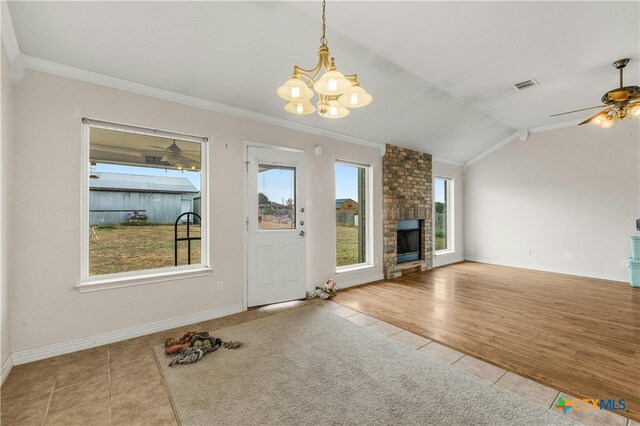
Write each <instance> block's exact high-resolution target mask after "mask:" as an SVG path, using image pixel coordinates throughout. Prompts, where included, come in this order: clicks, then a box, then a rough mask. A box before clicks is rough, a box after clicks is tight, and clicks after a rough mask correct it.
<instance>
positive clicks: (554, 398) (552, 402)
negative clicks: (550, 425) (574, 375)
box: [549, 388, 560, 410]
mask: <svg viewBox="0 0 640 426" xmlns="http://www.w3.org/2000/svg"><path fill="white" fill-rule="evenodd" d="M550 389H553V388H550ZM553 390H557V389H553ZM559 396H560V391H558V393H557V394H556V396H554V397H553V401H551V405H550V406H549V410H551V409H553V404H555V402H556V401H557V400H558V397H559Z"/></svg>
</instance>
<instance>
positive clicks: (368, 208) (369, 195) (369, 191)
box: [333, 159, 375, 274]
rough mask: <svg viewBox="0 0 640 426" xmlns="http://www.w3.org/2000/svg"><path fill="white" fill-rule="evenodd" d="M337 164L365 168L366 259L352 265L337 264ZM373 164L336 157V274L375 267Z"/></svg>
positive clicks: (334, 198)
mask: <svg viewBox="0 0 640 426" xmlns="http://www.w3.org/2000/svg"><path fill="white" fill-rule="evenodd" d="M337 165H343V166H350V167H360V168H363V169H365V174H364V176H365V205H364V212H365V216H366V218H365V220H366V221H365V261H364V262H362V263H354V264H351V265H344V266H338V265H337V264H336V262H337V257H338V256H337V249H336V243H337V239H338V235H337V233H336V226H337V224H336V214H335V200H336V199H337V194H336V166H337ZM372 179H373V166H371V165H370V164H364V163H357V162H354V161H348V160H339V159H336V160H335V161H334V165H333V206H334V211H333V247H334V250H336V251H334V256H333V261H334V264H336V274H341V273H345V272H353V271H359V270H362V269H368V268H373V267H375V264H374V256H373V250H374V246H373V237H374V236H373V202H372V201H373V181H372ZM360 223H362V222H360Z"/></svg>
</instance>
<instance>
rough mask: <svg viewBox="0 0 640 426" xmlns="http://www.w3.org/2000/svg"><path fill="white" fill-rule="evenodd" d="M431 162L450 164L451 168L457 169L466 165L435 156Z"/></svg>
mask: <svg viewBox="0 0 640 426" xmlns="http://www.w3.org/2000/svg"><path fill="white" fill-rule="evenodd" d="M431 161H433V162H434V163H442V164H448V165H450V166H456V167H464V165H465V164H464V163H461V162H460V161H453V160H448V159H446V158H442V157H436V156H435V155H432V156H431Z"/></svg>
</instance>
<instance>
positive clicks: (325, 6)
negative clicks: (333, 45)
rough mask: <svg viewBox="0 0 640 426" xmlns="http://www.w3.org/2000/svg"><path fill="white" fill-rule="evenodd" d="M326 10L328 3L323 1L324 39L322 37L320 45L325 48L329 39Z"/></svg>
mask: <svg viewBox="0 0 640 426" xmlns="http://www.w3.org/2000/svg"><path fill="white" fill-rule="evenodd" d="M326 8H327V2H326V0H322V37H320V43H321V44H322V45H323V46H326V44H327V37H326V33H327V18H326V16H325V11H326Z"/></svg>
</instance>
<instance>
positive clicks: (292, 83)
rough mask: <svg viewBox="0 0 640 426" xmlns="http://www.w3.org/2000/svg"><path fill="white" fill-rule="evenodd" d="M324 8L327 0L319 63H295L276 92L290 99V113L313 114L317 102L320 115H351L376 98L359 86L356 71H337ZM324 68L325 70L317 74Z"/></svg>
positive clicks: (287, 99)
mask: <svg viewBox="0 0 640 426" xmlns="http://www.w3.org/2000/svg"><path fill="white" fill-rule="evenodd" d="M325 11H326V1H325V0H323V1H322V37H321V38H320V50H319V51H318V63H317V65H316V66H315V67H313V68H311V69H305V68H302V67H299V66H297V65H294V66H293V74H292V75H291V78H290V79H289V80H287V81H286V82H285V83H284V84H283V85H282V86H280V87H279V88H278V90H277V92H276V93H277V94H278V96H280V97H281V98H282V99H284V100H286V101H289V102H288V103H287V104H286V105H285V106H284V110H285V111H287V112H289V113H291V114H296V115H307V114H312V113H314V112H315V111H316V106H317V111H318V114H320V116H321V117H324V118H342V117H346V116H347V115H349V110H350V109H352V108H361V107H364V106H367V105H369V104H370V103H371V101H372V99H373V97H372V96H371V95H370V94H369V93H367V92H366V91H365V90H364V89H363V88H362V87H360V83H359V82H358V76H357V74H342V73H341V72H340V71H338V68H337V67H336V64H335V60H334V58H332V57H331V55H330V54H329V46H328V45H327V38H326V17H325ZM323 70H326V71H325V72H324V74H322V76H321V77H319V78H318V76H320V74H321V73H322V71H323ZM312 89H313V90H312ZM314 92H315V93H314ZM315 94H317V95H318V102H317V103H316V106H314V105H313V104H312V103H311V99H312V98H313V97H314V95H315Z"/></svg>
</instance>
